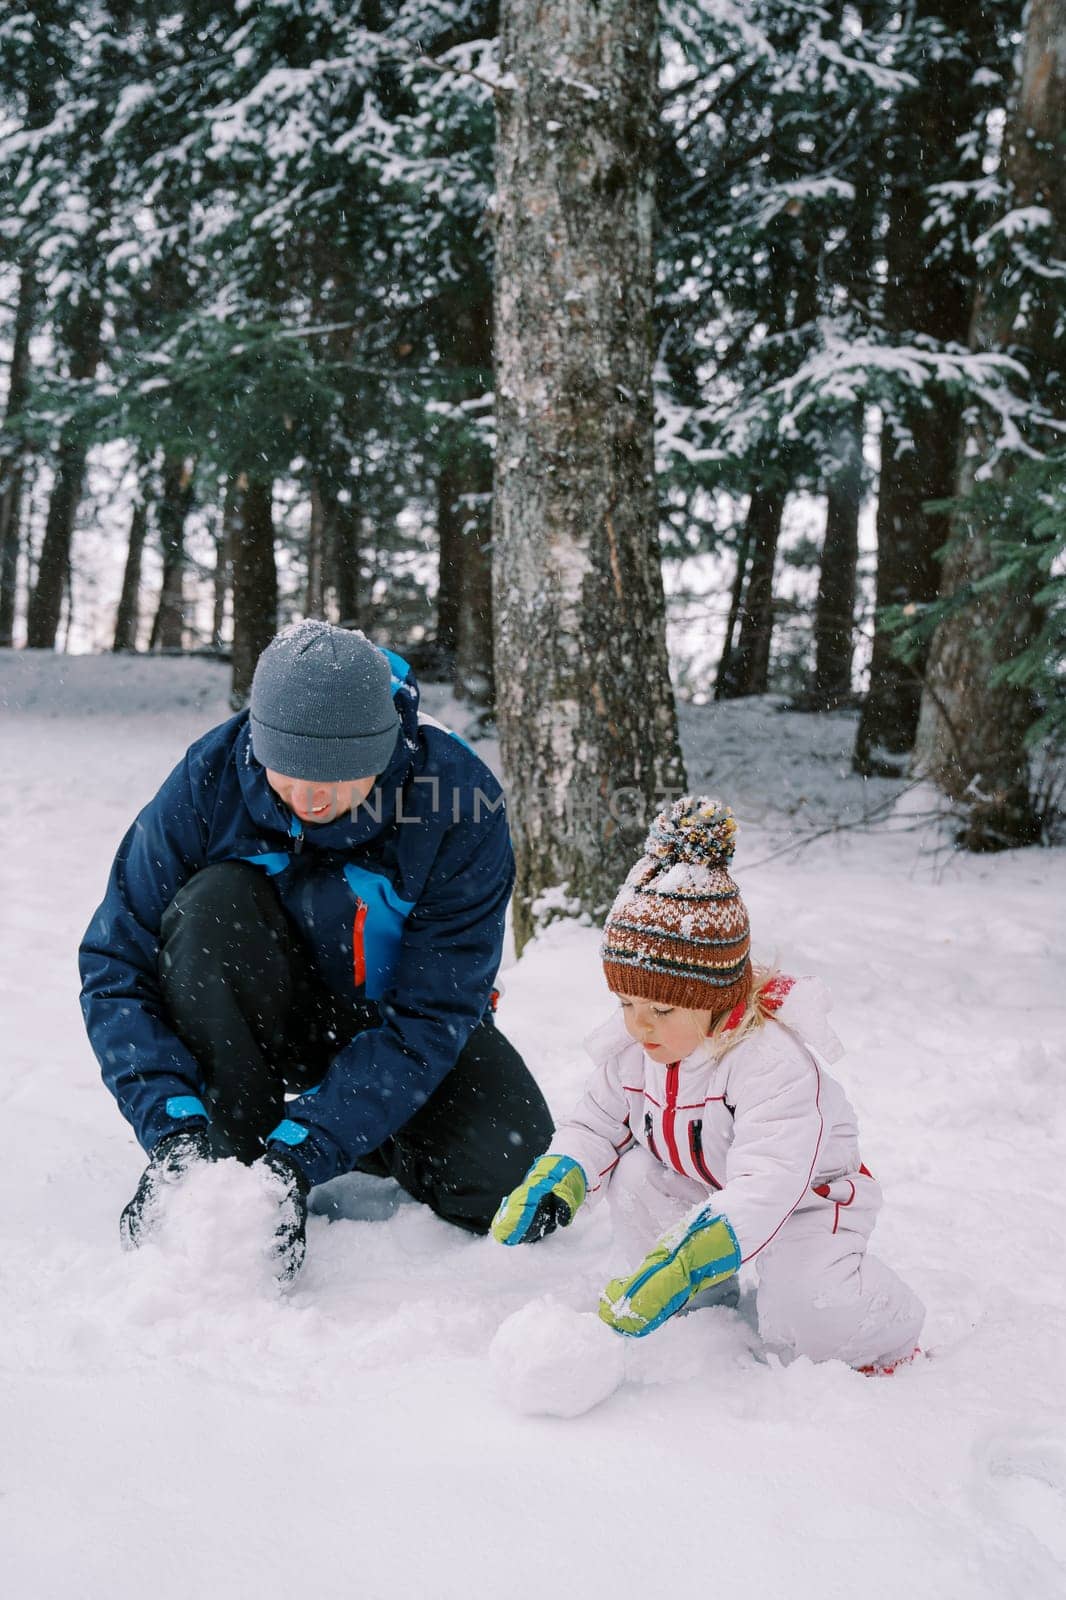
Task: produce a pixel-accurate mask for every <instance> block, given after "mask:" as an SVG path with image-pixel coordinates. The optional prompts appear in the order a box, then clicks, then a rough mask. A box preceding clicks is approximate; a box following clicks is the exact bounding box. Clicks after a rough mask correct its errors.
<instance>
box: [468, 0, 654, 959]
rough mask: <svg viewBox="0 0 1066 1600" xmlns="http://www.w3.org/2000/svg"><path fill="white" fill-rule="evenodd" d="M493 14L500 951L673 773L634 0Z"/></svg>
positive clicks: (587, 890) (650, 50)
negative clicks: (511, 910) (506, 908)
mask: <svg viewBox="0 0 1066 1600" xmlns="http://www.w3.org/2000/svg"><path fill="white" fill-rule="evenodd" d="M501 24H502V36H501V58H502V70H503V72H504V73H505V74H507V75H508V80H509V82H510V83H511V84H512V85H513V87H510V88H509V89H508V92H507V93H506V94H505V95H502V96H501V97H500V98H499V100H498V101H497V114H498V119H499V120H498V129H497V133H498V137H497V157H496V159H497V165H496V177H497V196H498V230H497V248H496V273H495V330H496V358H497V368H496V371H497V379H496V397H497V430H498V447H497V476H496V492H495V498H494V530H495V540H494V545H495V550H494V571H493V588H494V601H495V615H496V675H497V681H498V682H499V683H500V685H501V686H505V688H503V689H502V692H501V694H500V697H499V701H498V725H499V729H500V742H501V752H502V756H503V763H504V767H505V770H506V772H507V775H508V779H509V783H510V789H511V796H512V804H511V811H510V817H511V827H512V832H513V835H514V842H515V849H516V855H517V862H518V880H517V887H516V893H515V902H514V906H515V936H516V940H517V943H518V945H519V948H521V946H522V944H523V943H524V942H525V940H526V939H527V938H528V937H529V935H530V933H531V932H532V931H533V928H534V925H535V920H536V914H537V911H538V910H540V909H543V908H544V907H545V901H544V899H542V898H541V897H542V896H546V895H550V900H551V903H553V904H555V905H556V906H558V905H564V906H565V907H566V909H568V910H582V911H586V912H588V913H590V914H591V915H593V916H596V917H599V916H600V915H602V913H603V910H604V908H605V907H606V906H607V905H608V903H609V901H610V899H611V897H612V895H613V894H614V892H615V890H616V889H617V887H618V884H619V883H620V882H621V880H622V878H623V876H624V875H625V872H626V870H627V869H628V868H629V866H630V865H631V864H632V860H633V856H634V853H635V850H636V847H637V845H638V844H639V837H640V833H641V831H642V829H643V825H644V823H645V821H646V816H647V813H648V812H649V811H651V810H652V809H654V807H655V806H657V805H658V804H659V803H660V802H661V801H662V799H663V798H664V796H665V795H667V794H669V793H671V792H673V793H676V792H677V791H678V790H679V789H680V788H682V787H683V785H684V781H685V779H684V767H683V764H682V760H681V753H680V748H679V743H678V734H677V716H676V709H675V706H674V697H673V692H672V689H671V686H670V678H669V672H668V663H667V657H666V637H665V605H664V599H663V587H662V572H661V566H660V557H659V547H658V536H657V533H658V530H657V503H656V493H655V480H654V454H653V407H652V374H651V363H652V339H651V311H652V295H653V283H654V279H653V269H652V249H651V234H652V182H653V173H654V164H655V136H654V111H655V96H656V78H657V70H656V69H657V39H656V5H655V0H613V3H611V4H610V5H608V4H607V3H606V0H589V3H587V4H585V5H583V6H567V7H554V8H550V9H549V8H545V7H543V6H542V5H541V4H540V3H539V0H505V3H504V5H503V6H502V7H501ZM538 901H540V905H539V907H538V905H537V902H538Z"/></svg>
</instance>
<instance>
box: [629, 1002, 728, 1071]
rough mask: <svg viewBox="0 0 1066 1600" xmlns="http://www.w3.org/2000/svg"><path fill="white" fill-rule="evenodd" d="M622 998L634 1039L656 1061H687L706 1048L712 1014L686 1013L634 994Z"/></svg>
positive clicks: (702, 1012)
mask: <svg viewBox="0 0 1066 1600" xmlns="http://www.w3.org/2000/svg"><path fill="white" fill-rule="evenodd" d="M618 998H619V1000H620V1001H621V1005H622V1015H623V1017H624V1018H625V1019H626V1029H627V1031H628V1033H629V1036H630V1038H631V1039H636V1041H637V1043H638V1044H642V1045H643V1046H644V1048H645V1050H646V1051H647V1052H648V1054H649V1055H650V1056H651V1058H652V1060H653V1061H667V1062H670V1061H683V1060H684V1058H685V1057H686V1056H690V1055H691V1054H692V1052H693V1050H695V1049H696V1047H697V1046H698V1045H701V1044H706V1042H707V1032H708V1029H709V1028H710V1026H711V1015H712V1013H711V1012H710V1011H685V1010H683V1009H682V1007H681V1006H664V1005H660V1004H659V1003H658V1001H656V1000H641V999H638V997H637V996H636V995H630V994H620V995H619V996H618Z"/></svg>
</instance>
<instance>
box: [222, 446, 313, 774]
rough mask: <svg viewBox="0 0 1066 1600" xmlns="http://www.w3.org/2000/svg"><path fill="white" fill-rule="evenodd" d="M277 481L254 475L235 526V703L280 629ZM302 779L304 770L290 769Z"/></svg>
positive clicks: (249, 684)
mask: <svg viewBox="0 0 1066 1600" xmlns="http://www.w3.org/2000/svg"><path fill="white" fill-rule="evenodd" d="M271 502H272V484H271V482H270V480H269V479H268V478H254V477H251V476H249V478H248V486H247V488H246V489H245V491H244V494H243V496H242V499H241V504H240V509H239V512H238V515H237V517H236V519H235V521H234V529H233V534H234V537H233V682H232V687H231V690H230V703H231V704H232V706H233V708H234V710H237V709H239V708H240V707H241V706H242V705H243V704H244V703H245V701H246V699H247V698H248V691H249V690H250V689H251V687H252V674H253V673H254V671H255V664H256V662H257V661H258V659H259V656H260V653H261V652H262V651H263V650H265V649H266V647H267V645H268V644H269V643H270V641H271V639H272V638H273V637H274V634H275V632H276V630H277V617H278V571H277V565H276V562H275V558H274V518H273V506H272V503H271ZM287 776H289V777H294V778H298V777H299V776H300V774H299V773H298V772H294V773H289V774H287Z"/></svg>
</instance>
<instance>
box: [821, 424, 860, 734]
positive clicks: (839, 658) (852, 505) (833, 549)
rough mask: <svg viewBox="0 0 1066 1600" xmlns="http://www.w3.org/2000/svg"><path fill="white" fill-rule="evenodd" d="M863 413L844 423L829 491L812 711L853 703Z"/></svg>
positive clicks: (828, 487) (827, 495)
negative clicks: (834, 474)
mask: <svg viewBox="0 0 1066 1600" xmlns="http://www.w3.org/2000/svg"><path fill="white" fill-rule="evenodd" d="M862 429H863V408H862V406H861V405H860V406H857V407H856V408H855V410H854V411H853V412H852V413H851V415H850V416H849V417H848V418H847V419H846V421H845V422H844V423H843V425H842V428H841V433H840V439H839V450H838V452H837V453H838V455H839V457H840V470H839V472H838V473H837V474H836V476H835V477H834V478H833V480H832V482H830V483H829V484H828V486H827V494H826V501H827V503H826V515H825V542H824V544H823V545H822V563H821V569H820V571H819V574H818V599H817V601H816V603H815V609H814V693H813V697H812V702H813V706H814V708H815V709H816V710H819V711H832V710H833V708H834V707H835V706H839V705H841V704H842V703H843V702H844V701H846V700H848V699H850V697H851V660H852V655H853V653H854V648H855V571H856V568H857V566H858V562H859V513H860V511H861V509H862Z"/></svg>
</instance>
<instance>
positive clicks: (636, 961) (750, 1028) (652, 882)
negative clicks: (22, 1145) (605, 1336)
mask: <svg viewBox="0 0 1066 1600" xmlns="http://www.w3.org/2000/svg"><path fill="white" fill-rule="evenodd" d="M735 834H736V823H735V822H734V820H733V816H732V813H731V811H730V810H729V809H728V808H727V807H721V806H719V805H718V803H717V802H716V801H713V800H707V799H694V798H692V797H686V798H685V799H682V800H679V801H677V803H676V804H675V805H674V806H673V807H672V808H671V809H670V810H669V811H664V812H662V813H661V814H660V815H659V816H658V817H657V818H656V820H655V822H654V824H653V825H652V828H651V831H650V832H649V834H648V838H647V841H646V844H645V847H644V850H645V853H644V855H643V857H642V858H641V860H640V861H638V862H637V865H636V866H635V867H634V868H633V871H632V872H631V873H630V874H629V877H628V878H627V879H626V881H625V884H624V885H623V887H622V889H621V891H620V893H619V895H618V898H617V899H616V901H615V903H614V905H613V907H612V908H611V912H610V915H609V917H608V919H607V925H606V928H605V931H604V940H603V949H602V955H603V966H604V972H605V974H606V977H607V983H608V985H609V987H610V988H611V990H612V991H613V992H614V993H615V994H616V995H617V996H618V998H619V1001H620V1007H621V1008H620V1011H619V1012H618V1013H616V1015H615V1016H613V1017H612V1018H611V1020H610V1021H609V1022H608V1023H606V1024H605V1025H604V1026H603V1027H602V1028H601V1029H599V1030H598V1031H597V1032H596V1033H595V1034H593V1036H592V1037H591V1039H590V1040H589V1041H588V1042H587V1043H588V1048H589V1053H590V1055H591V1056H592V1058H593V1060H594V1062H595V1063H596V1071H595V1073H594V1074H593V1076H592V1078H591V1079H590V1080H589V1083H588V1086H587V1088H586V1091H585V1095H584V1098H583V1099H582V1100H581V1102H580V1104H579V1105H578V1107H577V1109H576V1111H575V1112H574V1114H573V1115H572V1116H571V1117H569V1118H568V1119H567V1120H566V1121H565V1122H563V1123H562V1124H561V1125H560V1126H559V1128H558V1129H557V1131H556V1134H555V1137H554V1138H553V1140H552V1143H551V1146H550V1148H549V1149H548V1151H547V1153H546V1154H545V1155H543V1156H541V1158H540V1159H539V1161H536V1162H535V1163H534V1165H533V1166H532V1168H531V1169H530V1171H529V1172H528V1173H527V1175H526V1177H525V1179H524V1181H523V1182H522V1183H521V1184H520V1185H519V1187H518V1188H517V1189H516V1190H515V1191H514V1192H513V1193H512V1194H511V1195H509V1196H508V1197H507V1198H506V1199H505V1200H504V1202H503V1204H502V1205H501V1206H500V1209H499V1211H498V1213H497V1215H496V1218H495V1221H494V1222H493V1225H492V1232H493V1235H494V1236H495V1237H496V1238H497V1239H498V1240H500V1241H501V1242H502V1243H504V1244H522V1243H526V1242H532V1241H533V1240H536V1239H541V1238H543V1237H544V1236H545V1234H548V1233H551V1232H552V1231H553V1229H555V1228H556V1227H565V1226H566V1225H567V1224H568V1223H569V1222H570V1220H571V1219H572V1217H573V1215H574V1212H575V1211H576V1210H577V1209H578V1207H579V1206H580V1205H581V1204H582V1203H583V1202H584V1201H585V1200H586V1199H588V1200H589V1201H590V1202H595V1201H597V1200H599V1199H600V1198H601V1197H602V1196H603V1195H605V1194H606V1196H607V1197H608V1200H609V1203H610V1205H611V1209H612V1213H613V1217H614V1224H615V1243H616V1247H619V1248H624V1249H625V1250H627V1251H628V1252H629V1253H630V1254H629V1259H630V1260H632V1261H634V1262H637V1261H639V1262H640V1264H639V1266H637V1267H636V1269H635V1270H634V1271H633V1272H632V1273H631V1274H630V1275H629V1276H628V1277H624V1278H616V1279H614V1280H612V1282H610V1283H609V1284H608V1285H607V1287H606V1289H605V1290H604V1292H603V1295H602V1297H601V1300H600V1316H601V1317H602V1318H603V1320H604V1322H606V1323H607V1324H608V1325H609V1326H610V1327H612V1328H614V1329H616V1330H617V1331H618V1332H619V1333H624V1334H633V1335H637V1336H639V1335H642V1334H647V1333H651V1332H652V1331H653V1330H654V1329H655V1328H658V1327H659V1326H660V1325H661V1324H662V1323H663V1322H665V1321H666V1319H667V1318H668V1317H671V1316H673V1315H674V1313H675V1312H677V1311H681V1310H682V1309H683V1308H684V1307H685V1306H687V1305H689V1304H690V1303H691V1302H692V1301H693V1299H694V1297H695V1296H697V1295H699V1294H701V1293H702V1291H704V1290H706V1289H709V1288H712V1287H713V1286H714V1285H716V1284H719V1283H722V1282H723V1281H724V1280H726V1279H728V1278H730V1277H731V1276H732V1275H733V1274H734V1273H736V1272H737V1271H738V1270H739V1269H740V1267H741V1266H743V1265H746V1264H747V1263H748V1262H754V1263H755V1266H756V1268H757V1271H758V1292H757V1299H756V1305H757V1309H758V1318H759V1332H760V1334H761V1336H762V1338H763V1340H764V1341H765V1343H766V1344H767V1345H768V1346H769V1347H770V1348H771V1349H774V1350H776V1351H777V1352H779V1353H780V1354H781V1355H783V1356H785V1357H791V1356H795V1355H804V1356H808V1357H810V1359H811V1360H813V1361H828V1360H831V1359H834V1358H835V1359H837V1360H841V1361H846V1362H848V1363H850V1364H851V1365H852V1366H854V1367H859V1368H862V1369H867V1370H888V1369H890V1368H891V1367H892V1366H893V1365H894V1364H895V1363H896V1362H898V1361H900V1360H903V1359H905V1358H907V1357H908V1356H910V1355H911V1354H912V1353H913V1351H914V1349H915V1341H916V1340H917V1337H918V1333H919V1331H920V1329H921V1325H922V1318H923V1308H922V1306H921V1304H920V1303H919V1301H918V1300H917V1299H916V1297H915V1296H914V1295H913V1294H912V1293H911V1291H910V1290H909V1289H908V1288H907V1287H906V1285H905V1284H904V1283H902V1282H901V1280H900V1279H899V1278H898V1277H897V1276H896V1274H895V1273H894V1272H892V1271H891V1270H890V1268H888V1267H887V1266H885V1265H884V1263H883V1262H881V1261H879V1260H878V1259H877V1258H876V1257H875V1256H872V1255H870V1254H868V1252H867V1249H866V1246H867V1242H868V1240H869V1237H870V1234H871V1232H872V1230H873V1226H874V1222H875V1220H876V1218H877V1213H878V1211H879V1210H880V1209H881V1189H880V1186H879V1185H878V1183H877V1182H876V1180H875V1179H874V1178H873V1177H872V1175H871V1174H870V1173H869V1172H868V1171H867V1169H866V1167H865V1166H864V1165H863V1163H862V1160H861V1157H860V1153H859V1142H858V1128H857V1125H856V1121H855V1114H854V1112H853V1111H852V1109H851V1106H850V1105H849V1104H848V1102H847V1099H846V1098H845V1095H844V1092H843V1090H842V1089H841V1087H840V1085H839V1084H838V1083H837V1082H836V1081H835V1080H834V1079H833V1078H831V1077H830V1076H829V1074H828V1073H827V1072H825V1071H824V1070H823V1068H822V1065H821V1062H822V1061H835V1060H836V1059H837V1058H838V1057H839V1056H840V1054H841V1045H840V1041H839V1040H838V1039H837V1038H836V1036H835V1035H834V1033H833V1032H832V1030H831V1029H830V1027H829V1026H828V1023H827V1021H826V1012H827V1010H828V996H827V994H826V991H825V989H824V987H823V986H822V984H821V983H820V982H819V981H818V980H817V979H814V978H798V979H793V978H786V977H781V976H775V977H771V978H769V979H768V980H766V981H763V982H761V984H760V983H758V982H757V980H756V979H755V978H753V974H752V966H751V958H750V953H749V951H750V929H749V923H748V914H747V911H746V910H745V907H744V902H743V901H742V900H741V898H740V893H739V890H738V889H737V886H736V884H735V883H734V881H733V879H732V877H731V876H730V874H729V870H728V868H729V863H730V861H731V860H732V856H733V849H734V838H735ZM641 1256H643V1258H644V1259H643V1260H640V1257H641Z"/></svg>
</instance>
